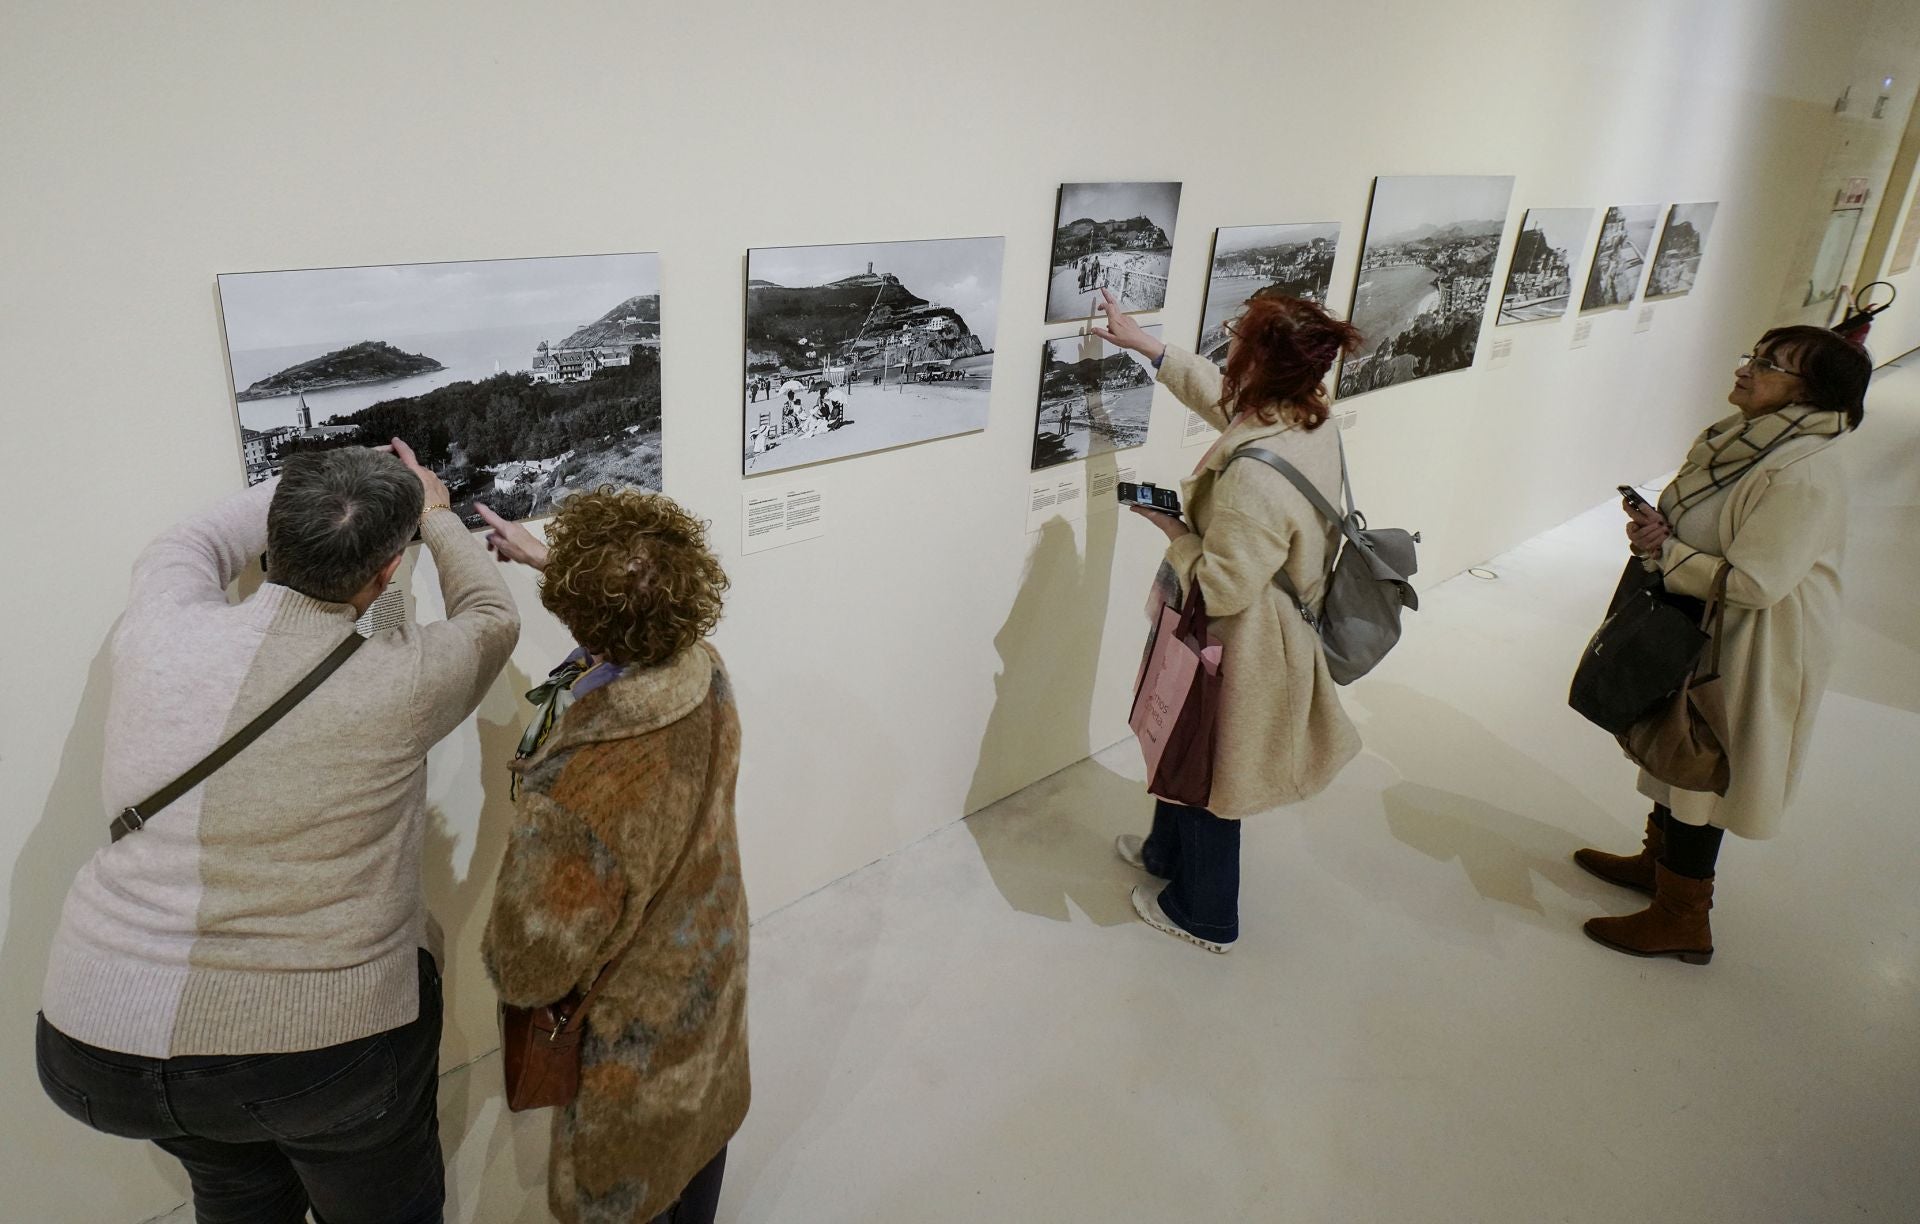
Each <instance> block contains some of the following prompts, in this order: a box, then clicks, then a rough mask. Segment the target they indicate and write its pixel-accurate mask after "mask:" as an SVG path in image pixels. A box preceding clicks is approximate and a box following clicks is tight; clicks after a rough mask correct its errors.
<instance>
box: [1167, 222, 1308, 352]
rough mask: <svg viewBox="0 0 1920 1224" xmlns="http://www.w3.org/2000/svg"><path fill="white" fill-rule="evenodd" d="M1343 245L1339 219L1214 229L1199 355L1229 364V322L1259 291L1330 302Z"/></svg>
mask: <svg viewBox="0 0 1920 1224" xmlns="http://www.w3.org/2000/svg"><path fill="white" fill-rule="evenodd" d="M1339 246H1340V223H1339V222H1338V221H1309V222H1297V223H1293V224H1288V225H1234V226H1226V227H1223V228H1221V229H1217V230H1215V231H1214V234H1213V261H1212V264H1211V266H1210V267H1209V269H1208V271H1207V301H1206V305H1205V306H1204V307H1202V309H1201V311H1200V342H1199V345H1198V347H1197V348H1196V349H1195V351H1196V352H1198V353H1199V354H1200V356H1202V357H1205V358H1206V359H1207V360H1209V361H1211V362H1213V363H1214V364H1215V365H1218V366H1221V367H1222V368H1224V367H1225V366H1226V364H1227V341H1228V340H1229V339H1231V337H1229V336H1228V335H1227V324H1228V323H1230V322H1232V321H1233V319H1234V318H1235V317H1236V316H1238V315H1239V313H1240V311H1241V309H1242V308H1243V307H1245V306H1246V304H1247V302H1248V301H1250V300H1251V299H1252V298H1253V297H1254V296H1255V295H1256V294H1268V295H1276V294H1277V295H1280V296H1284V297H1296V298H1305V299H1306V300H1307V301H1310V302H1313V303H1316V304H1317V305H1321V306H1325V305H1326V304H1327V287H1328V286H1329V285H1330V284H1332V282H1333V259H1334V256H1335V254H1337V253H1338V250H1339Z"/></svg>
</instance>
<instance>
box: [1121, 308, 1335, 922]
mask: <svg viewBox="0 0 1920 1224" xmlns="http://www.w3.org/2000/svg"><path fill="white" fill-rule="evenodd" d="M1102 299H1103V300H1102V309H1103V310H1105V312H1106V316H1107V325H1106V327H1104V328H1095V329H1094V334H1095V335H1097V336H1099V337H1100V338H1101V339H1103V340H1106V341H1107V342H1108V343H1110V344H1115V345H1118V346H1120V347H1121V348H1126V349H1131V350H1133V351H1134V352H1137V353H1139V354H1141V355H1142V356H1143V357H1146V358H1147V359H1148V360H1150V361H1152V362H1153V364H1154V367H1155V368H1156V369H1158V370H1159V372H1160V381H1161V382H1162V383H1165V384H1166V386H1167V388H1168V389H1169V390H1171V391H1172V392H1173V393H1174V395H1176V396H1178V397H1179V399H1180V402H1181V403H1183V404H1185V405H1186V406H1187V407H1188V408H1191V409H1192V410H1193V411H1194V412H1197V413H1199V414H1200V415H1201V416H1202V417H1205V418H1206V419H1207V421H1208V422H1209V423H1210V424H1212V425H1213V426H1214V428H1216V429H1218V430H1220V431H1221V432H1220V438H1219V440H1218V441H1217V442H1215V443H1214V445H1213V448H1212V449H1211V450H1209V451H1208V452H1207V453H1206V455H1205V457H1204V458H1202V459H1201V460H1200V463H1199V465H1198V466H1197V467H1195V468H1194V470H1193V475H1192V476H1190V477H1188V478H1187V479H1186V480H1184V481H1183V482H1181V497H1182V501H1183V503H1184V505H1185V517H1184V518H1175V517H1173V516H1172V515H1169V514H1165V513H1161V512H1156V511H1151V510H1144V509H1137V508H1136V511H1135V512H1136V513H1138V514H1140V515H1141V516H1142V517H1144V518H1146V520H1147V521H1148V522H1150V523H1152V524H1153V525H1154V526H1156V527H1158V528H1159V529H1160V530H1161V531H1163V532H1165V533H1166V535H1167V540H1168V545H1167V556H1166V561H1165V563H1164V564H1162V565H1161V567H1160V573H1159V576H1158V578H1157V579H1156V583H1155V585H1156V587H1157V588H1158V592H1157V593H1158V596H1159V597H1158V598H1157V599H1155V600H1153V601H1150V605H1149V606H1150V607H1151V608H1152V609H1153V610H1154V611H1155V613H1156V614H1157V611H1158V608H1159V606H1160V605H1161V604H1162V603H1171V604H1175V605H1178V604H1179V603H1180V602H1181V601H1183V600H1185V599H1188V598H1191V596H1192V592H1193V591H1194V590H1195V589H1196V588H1197V589H1198V590H1199V592H1200V594H1201V595H1202V596H1203V598H1204V600H1205V607H1206V613H1207V616H1208V617H1209V619H1210V620H1211V621H1212V629H1213V635H1214V636H1215V637H1216V638H1218V639H1219V641H1220V642H1221V644H1222V645H1223V646H1224V647H1225V662H1224V664H1223V666H1222V668H1221V672H1222V692H1221V705H1220V723H1219V727H1218V728H1217V729H1216V731H1215V739H1214V758H1213V791H1212V794H1211V796H1210V798H1209V799H1208V802H1207V806H1206V807H1205V808H1197V807H1187V806H1183V805H1180V804H1175V803H1169V802H1167V801H1166V800H1164V799H1162V800H1156V802H1155V807H1154V814H1153V830H1152V832H1151V833H1150V835H1149V836H1147V837H1146V838H1145V839H1144V840H1143V839H1141V838H1139V837H1135V836H1132V835H1128V836H1124V837H1122V838H1120V840H1119V843H1118V849H1119V852H1120V857H1121V858H1123V859H1125V860H1126V861H1127V862H1129V863H1131V864H1132V865H1133V866H1135V867H1138V868H1140V869H1142V870H1144V871H1146V872H1148V873H1149V874H1151V875H1155V876H1159V877H1161V878H1162V879H1164V880H1166V881H1167V884H1166V886H1165V887H1164V888H1160V889H1156V888H1154V887H1153V886H1150V885H1142V886H1140V887H1138V888H1135V889H1134V890H1133V905H1134V909H1135V910H1137V911H1138V912H1139V914H1140V916H1141V918H1143V919H1144V920H1145V921H1146V922H1147V923H1149V924H1150V925H1152V926H1153V927H1155V928H1156V929H1158V930H1161V931H1164V932H1165V933H1167V934H1169V935H1174V936H1177V937H1179V938H1181V939H1185V940H1187V941H1189V942H1191V943H1196V944H1199V945H1200V946H1201V947H1203V948H1206V949H1208V950H1209V951H1212V952H1225V951H1227V950H1228V949H1230V948H1231V947H1232V946H1233V942H1234V940H1235V939H1237V938H1238V937H1239V933H1240V921H1239V910H1240V818H1241V817H1243V816H1250V815H1253V814H1254V813H1256V812H1264V811H1268V810H1270V809H1273V808H1276V807H1280V806H1282V805H1283V804H1288V803H1293V802H1295V801H1297V800H1300V799H1305V798H1307V797H1308V796H1311V795H1315V794H1318V793H1319V792H1320V791H1322V790H1324V789H1325V788H1326V786H1327V784H1328V783H1329V782H1331V781H1332V780H1333V778H1334V775H1336V774H1338V773H1339V772H1340V769H1341V767H1342V766H1344V765H1345V764H1346V763H1347V762H1348V761H1350V760H1352V759H1353V757H1354V755H1355V754H1356V753H1357V752H1359V751H1360V736H1359V734H1358V733H1357V732H1355V731H1354V729H1353V724H1352V723H1351V722H1349V721H1348V719H1347V715H1346V712H1345V711H1344V710H1342V709H1341V707H1340V698H1339V694H1338V692H1337V690H1336V689H1335V687H1334V683H1333V678H1332V677H1331V676H1329V675H1328V674H1327V663H1326V658H1325V657H1324V656H1323V655H1322V654H1321V651H1320V639H1319V635H1318V634H1317V633H1316V632H1315V631H1314V628H1313V626H1312V625H1310V624H1308V623H1307V620H1306V616H1304V615H1303V614H1302V613H1303V612H1304V613H1306V614H1308V615H1314V616H1317V615H1318V614H1319V610H1320V603H1321V599H1322V596H1323V594H1324V591H1325V588H1326V581H1327V571H1328V568H1329V566H1330V563H1331V562H1332V559H1333V556H1334V553H1335V551H1336V549H1337V546H1338V543H1339V538H1340V536H1339V527H1338V526H1337V525H1336V524H1333V523H1330V522H1328V521H1326V519H1324V518H1322V517H1321V516H1320V514H1319V513H1318V512H1317V511H1316V510H1315V509H1314V508H1313V505H1312V503H1310V502H1309V501H1308V500H1307V499H1306V498H1305V497H1304V496H1303V495H1302V494H1301V493H1300V491H1299V490H1298V489H1296V488H1295V487H1294V486H1293V484H1292V482H1290V481H1289V480H1288V479H1287V478H1286V477H1285V476H1282V475H1281V474H1280V473H1279V472H1278V471H1276V470H1274V469H1273V468H1272V467H1269V466H1268V465H1267V464H1265V463H1259V462H1255V461H1252V460H1247V461H1245V462H1240V463H1234V462H1231V460H1232V459H1233V457H1234V453H1235V452H1236V451H1239V450H1240V449H1242V448H1243V447H1247V446H1255V447H1259V448H1260V449H1263V450H1267V451H1271V452H1272V453H1274V454H1277V455H1279V456H1280V457H1281V458H1283V459H1285V460H1287V461H1288V462H1289V463H1291V464H1293V466H1294V467H1296V468H1298V469H1299V470H1300V472H1301V473H1302V474H1304V475H1305V476H1306V477H1307V479H1308V480H1310V481H1311V482H1312V483H1313V484H1314V486H1315V487H1316V488H1318V489H1319V490H1320V492H1321V493H1322V494H1323V495H1325V497H1326V498H1327V500H1328V501H1330V502H1335V503H1338V501H1339V497H1340V442H1339V435H1338V433H1337V432H1336V431H1335V430H1333V429H1325V428H1322V427H1323V426H1324V425H1325V424H1326V421H1327V411H1328V410H1327V397H1326V388H1325V387H1324V386H1323V385H1322V383H1323V380H1324V379H1325V378H1326V376H1327V371H1328V370H1329V369H1330V368H1332V365H1333V362H1334V359H1335V358H1337V357H1338V356H1339V355H1340V354H1341V353H1343V352H1351V351H1352V350H1353V349H1354V348H1356V347H1357V346H1358V345H1359V343H1360V333H1359V332H1357V331H1355V330H1354V329H1353V327H1351V326H1350V325H1348V324H1346V323H1344V322H1342V321H1340V320H1339V319H1336V318H1334V317H1333V316H1331V315H1329V314H1328V313H1327V312H1326V311H1325V310H1323V309H1321V308H1320V307H1319V306H1317V305H1315V304H1314V303H1312V302H1309V301H1305V300H1303V299H1300V298H1291V297H1280V296H1256V297H1254V298H1253V300H1251V301H1249V302H1248V303H1247V307H1246V309H1245V310H1244V311H1243V312H1242V313H1241V314H1240V316H1239V317H1238V318H1237V319H1235V320H1234V321H1233V322H1231V323H1229V324H1228V325H1227V330H1228V332H1229V333H1230V334H1231V337H1232V339H1231V340H1230V341H1229V343H1228V348H1227V368H1226V371H1225V373H1224V374H1223V373H1222V372H1221V371H1220V370H1218V369H1216V368H1215V367H1214V365H1213V363H1212V362H1209V361H1206V360H1204V359H1203V358H1200V357H1197V356H1195V355H1194V354H1192V353H1189V352H1185V351H1183V350H1181V349H1177V348H1172V347H1169V346H1167V345H1163V344H1161V343H1160V342H1159V341H1158V340H1155V339H1154V338H1153V337H1151V336H1149V335H1148V334H1147V333H1146V331H1145V330H1144V329H1142V328H1141V326H1140V325H1139V324H1138V323H1136V322H1134V321H1133V319H1131V318H1130V317H1128V316H1127V315H1126V314H1124V313H1122V312H1121V310H1120V308H1119V305H1118V303H1117V302H1115V300H1114V298H1113V295H1112V294H1109V293H1105V292H1104V291H1103V292H1102ZM1281 573H1285V575H1286V576H1287V578H1288V579H1289V580H1291V582H1292V585H1293V589H1294V590H1295V591H1297V592H1299V596H1300V605H1299V606H1298V607H1296V606H1295V604H1294V602H1293V600H1292V599H1291V598H1289V597H1288V596H1287V594H1286V593H1285V592H1283V591H1282V590H1281V589H1280V587H1279V586H1278V585H1276V584H1275V577H1276V576H1277V575H1279V574H1281Z"/></svg>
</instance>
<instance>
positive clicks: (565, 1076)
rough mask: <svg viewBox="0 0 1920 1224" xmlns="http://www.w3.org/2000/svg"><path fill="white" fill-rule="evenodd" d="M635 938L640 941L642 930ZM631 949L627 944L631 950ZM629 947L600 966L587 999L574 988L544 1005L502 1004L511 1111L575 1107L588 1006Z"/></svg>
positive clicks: (503, 1054) (503, 1062)
mask: <svg viewBox="0 0 1920 1224" xmlns="http://www.w3.org/2000/svg"><path fill="white" fill-rule="evenodd" d="M634 935H635V938H638V937H639V932H638V931H635V932H634ZM632 946H633V943H632V941H631V940H629V941H628V943H627V948H631V947H632ZM627 948H622V949H620V952H619V954H618V955H616V956H615V957H614V958H613V959H612V960H610V961H608V962H607V963H606V964H605V965H603V966H601V969H600V972H599V973H597V974H595V975H594V978H593V982H592V984H591V985H589V986H588V987H587V993H586V994H584V995H582V994H581V993H580V992H579V991H578V990H572V991H569V992H567V996H566V997H565V998H563V999H561V1000H560V1001H559V1002H557V1003H549V1004H547V1005H546V1006H544V1007H515V1006H513V1005H512V1004H509V1003H502V1004H501V1005H500V1064H501V1067H502V1069H503V1070H504V1071H505V1072H506V1079H507V1108H508V1109H511V1110H514V1111H515V1112H519V1111H522V1110H528V1109H547V1108H549V1107H555V1108H563V1107H565V1106H568V1105H571V1104H573V1098H574V1097H576V1096H578V1095H579V1094H580V1039H581V1038H582V1037H583V1036H585V1035H586V1029H587V1008H589V1007H591V1006H592V1005H593V997H594V995H596V994H598V993H599V991H600V984H601V983H602V982H604V981H606V980H607V974H609V973H611V972H612V971H613V967H614V966H615V965H617V964H619V963H620V958H621V957H622V956H625V955H626V954H627Z"/></svg>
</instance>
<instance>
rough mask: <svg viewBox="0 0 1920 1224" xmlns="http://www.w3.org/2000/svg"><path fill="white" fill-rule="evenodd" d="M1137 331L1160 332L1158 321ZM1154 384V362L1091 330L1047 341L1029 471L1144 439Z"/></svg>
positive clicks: (1154, 333)
mask: <svg viewBox="0 0 1920 1224" xmlns="http://www.w3.org/2000/svg"><path fill="white" fill-rule="evenodd" d="M1142 330H1144V331H1145V332H1146V333H1147V334H1148V335H1149V336H1152V337H1154V338H1155V339H1159V337H1160V325H1159V324H1157V323H1156V324H1154V325H1153V326H1151V327H1147V328H1143V329H1142ZM1153 387H1154V370H1153V363H1152V362H1150V361H1148V360H1147V359H1146V358H1144V357H1142V356H1140V355H1139V354H1138V353H1135V352H1133V351H1132V350H1130V349H1123V348H1117V347H1115V346H1114V345H1111V344H1108V343H1107V342H1106V341H1105V340H1102V339H1101V338H1100V337H1098V336H1095V335H1092V334H1091V333H1089V334H1087V335H1077V336H1062V337H1061V338H1060V339H1058V340H1049V341H1047V342H1046V348H1045V351H1044V352H1043V353H1042V354H1041V357H1040V406H1039V410H1038V412H1037V413H1036V414H1035V417H1034V426H1033V470H1034V471H1036V472H1037V471H1039V470H1040V469H1042V468H1050V467H1054V466H1057V465H1059V464H1062V463H1071V462H1073V461H1074V460H1075V459H1085V458H1086V457H1087V456H1089V455H1104V454H1107V453H1108V452H1110V451H1117V450H1126V449H1128V448H1129V447H1134V446H1139V445H1141V444H1142V443H1144V442H1145V441H1146V440H1147V424H1148V421H1149V419H1150V418H1151V417H1152V415H1153Z"/></svg>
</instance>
